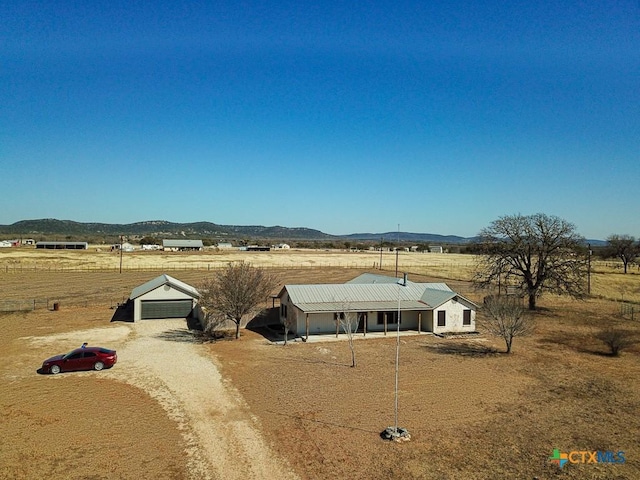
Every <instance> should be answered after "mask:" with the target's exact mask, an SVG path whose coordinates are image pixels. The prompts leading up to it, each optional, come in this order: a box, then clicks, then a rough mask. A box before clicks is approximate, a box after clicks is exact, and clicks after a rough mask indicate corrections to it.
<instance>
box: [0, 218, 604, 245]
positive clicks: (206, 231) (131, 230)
mask: <svg viewBox="0 0 640 480" xmlns="http://www.w3.org/2000/svg"><path fill="white" fill-rule="evenodd" d="M0 235H2V236H3V237H5V238H11V237H15V238H19V237H23V238H24V237H34V238H40V237H47V239H49V238H51V237H76V238H77V237H92V238H97V237H99V238H105V239H106V238H117V237H118V236H119V235H126V236H138V237H144V236H150V237H156V238H207V239H212V240H249V241H260V240H261V239H262V240H281V241H286V240H297V241H322V240H326V241H335V240H344V241H360V242H379V241H380V239H382V240H383V241H385V242H395V241H396V240H398V239H399V240H400V242H403V243H430V244H442V245H455V244H460V245H463V244H465V243H470V242H472V241H473V240H475V238H476V237H459V236H457V235H438V234H434V233H410V232H385V233H352V234H349V235H330V234H328V233H323V232H321V231H320V230H314V229H311V228H302V227H299V228H289V227H282V226H279V225H276V226H272V227H264V226H260V225H248V226H240V225H218V224H215V223H211V222H193V223H173V222H167V221H165V220H148V221H144V222H136V223H127V224H119V223H82V222H74V221H73V220H57V219H55V218H44V219H39V220H21V221H19V222H16V223H13V224H11V225H0ZM587 242H590V243H591V245H592V246H601V245H605V244H606V242H604V241H602V240H587Z"/></svg>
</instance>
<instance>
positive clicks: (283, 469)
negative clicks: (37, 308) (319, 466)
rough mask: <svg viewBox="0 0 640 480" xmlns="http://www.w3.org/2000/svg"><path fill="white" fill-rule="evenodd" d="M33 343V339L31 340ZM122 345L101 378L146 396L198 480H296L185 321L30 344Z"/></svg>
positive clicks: (87, 332)
mask: <svg viewBox="0 0 640 480" xmlns="http://www.w3.org/2000/svg"><path fill="white" fill-rule="evenodd" d="M25 340H26V339H25ZM86 340H89V341H90V343H91V344H101V343H105V344H109V345H112V346H117V350H118V364H117V366H116V368H114V369H112V370H109V371H105V372H102V373H104V374H105V375H106V376H107V377H111V378H113V379H114V380H118V381H124V382H127V383H129V384H131V385H133V386H135V387H138V388H140V389H143V390H144V391H146V392H147V393H148V394H149V395H150V396H151V397H153V398H154V399H156V400H157V401H158V403H159V404H160V405H161V406H162V407H163V409H164V410H165V411H166V412H167V414H168V416H169V417H170V418H171V419H172V420H173V421H175V422H176V423H177V426H178V429H179V431H180V432H181V434H182V437H183V439H184V441H185V443H186V445H187V451H186V454H187V456H188V462H187V464H188V472H189V477H190V478H195V479H218V478H224V479H272V478H273V479H287V478H290V479H294V478H297V476H296V475H295V474H293V473H292V471H291V469H290V468H289V467H288V465H287V464H286V463H285V462H284V460H282V459H280V458H278V456H277V455H275V454H274V452H272V451H271V449H270V448H269V446H268V445H267V444H266V443H265V441H264V439H263V438H262V436H261V434H260V425H259V421H258V419H257V417H255V416H254V415H252V414H251V412H250V410H249V408H248V406H247V404H246V403H245V402H244V400H243V398H242V397H241V395H240V394H239V393H238V392H237V390H235V389H234V388H233V386H232V385H231V384H230V383H229V382H227V381H225V380H224V379H223V378H222V377H221V375H220V372H219V369H218V366H217V365H216V364H215V359H212V358H211V353H208V350H207V348H206V346H203V345H201V344H198V343H197V342H194V341H193V338H192V336H191V334H190V333H189V331H188V330H187V328H186V326H185V325H184V321H180V320H154V321H144V322H138V323H135V324H119V325H113V326H109V327H104V328H94V329H90V330H81V331H74V332H68V333H64V334H60V335H53V336H43V337H31V338H29V339H28V341H29V342H31V343H33V344H46V343H69V344H78V345H79V344H80V343H82V342H83V341H86Z"/></svg>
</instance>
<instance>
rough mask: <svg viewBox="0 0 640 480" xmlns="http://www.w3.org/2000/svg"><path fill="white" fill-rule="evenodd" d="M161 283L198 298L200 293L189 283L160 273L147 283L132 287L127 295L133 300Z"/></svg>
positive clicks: (160, 285)
mask: <svg viewBox="0 0 640 480" xmlns="http://www.w3.org/2000/svg"><path fill="white" fill-rule="evenodd" d="M163 285H170V286H171V287H173V288H175V289H176V290H180V291H181V292H183V293H186V294H187V295H191V296H192V297H193V298H199V297H200V293H199V292H198V290H196V288H195V287H192V286H191V285H189V284H187V283H184V282H181V281H180V280H177V279H175V278H173V277H171V276H169V275H167V274H162V275H160V276H159V277H156V278H154V279H153V280H149V281H148V282H147V283H143V284H142V285H140V286H139V287H136V288H134V289H133V290H132V291H131V296H130V297H129V298H130V299H131V300H134V299H136V298H138V297H140V296H142V295H144V294H145V293H148V292H150V291H151V290H155V289H156V288H158V287H162V286H163Z"/></svg>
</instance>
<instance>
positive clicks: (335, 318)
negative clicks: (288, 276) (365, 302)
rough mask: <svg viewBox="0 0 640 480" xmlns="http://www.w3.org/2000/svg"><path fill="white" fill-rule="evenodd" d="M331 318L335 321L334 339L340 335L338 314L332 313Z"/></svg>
mask: <svg viewBox="0 0 640 480" xmlns="http://www.w3.org/2000/svg"><path fill="white" fill-rule="evenodd" d="M333 318H334V320H335V321H336V338H338V334H339V333H340V314H339V313H334V314H333Z"/></svg>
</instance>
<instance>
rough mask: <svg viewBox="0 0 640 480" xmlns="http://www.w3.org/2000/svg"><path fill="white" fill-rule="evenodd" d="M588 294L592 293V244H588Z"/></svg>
mask: <svg viewBox="0 0 640 480" xmlns="http://www.w3.org/2000/svg"><path fill="white" fill-rule="evenodd" d="M587 248H588V249H589V250H588V252H587V295H591V244H590V243H588V244H587Z"/></svg>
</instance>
